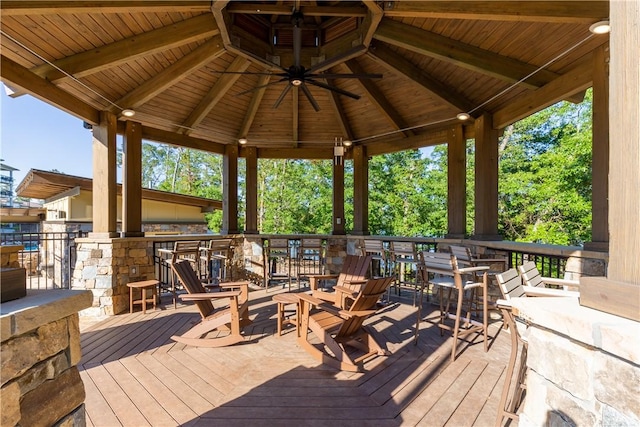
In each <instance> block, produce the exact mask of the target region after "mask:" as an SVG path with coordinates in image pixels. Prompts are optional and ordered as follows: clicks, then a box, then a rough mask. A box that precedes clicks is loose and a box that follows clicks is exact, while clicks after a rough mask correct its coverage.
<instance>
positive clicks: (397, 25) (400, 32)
mask: <svg viewBox="0 0 640 427" xmlns="http://www.w3.org/2000/svg"><path fill="white" fill-rule="evenodd" d="M373 37H374V38H375V39H376V40H380V41H383V42H385V43H389V44H391V45H394V46H398V47H401V48H404V49H407V50H410V51H411V52H415V53H418V54H420V55H424V56H429V57H432V58H436V59H438V60H440V61H445V62H450V63H453V64H455V65H457V66H459V67H463V68H466V69H469V70H472V71H476V72H479V73H483V74H486V75H488V76H491V77H494V78H499V79H501V80H504V81H507V82H510V83H514V82H517V81H519V80H520V79H522V78H524V77H525V76H527V75H529V74H531V73H533V72H534V71H536V70H537V67H536V66H534V65H531V64H527V63H525V62H522V61H518V60H517V59H513V58H509V57H507V56H503V55H499V54H497V53H495V52H492V51H488V50H485V49H481V48H479V47H475V46H471V45H468V44H465V43H462V42H460V41H458V40H454V39H450V38H447V37H444V36H441V35H439V34H435V33H432V32H429V31H425V30H422V29H419V28H416V27H413V26H411V25H408V24H403V23H402V22H398V21H394V20H392V19H388V18H385V19H383V20H382V22H381V23H380V25H378V29H377V30H376V33H375V34H374V36H373ZM557 77H558V75H557V74H556V73H553V72H551V71H547V70H540V71H539V72H537V73H535V74H534V75H532V76H531V77H529V78H528V79H527V80H525V81H524V82H522V84H523V85H525V86H527V87H529V88H531V89H537V88H538V87H541V86H544V85H545V84H547V83H549V82H550V81H552V80H553V79H555V78H557Z"/></svg>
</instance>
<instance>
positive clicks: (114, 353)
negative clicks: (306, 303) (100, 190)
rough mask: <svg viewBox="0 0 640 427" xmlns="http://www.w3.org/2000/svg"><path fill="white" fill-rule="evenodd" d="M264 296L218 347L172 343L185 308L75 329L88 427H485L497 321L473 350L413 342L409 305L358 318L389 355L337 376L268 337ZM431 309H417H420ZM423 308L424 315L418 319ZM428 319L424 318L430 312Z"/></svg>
mask: <svg viewBox="0 0 640 427" xmlns="http://www.w3.org/2000/svg"><path fill="white" fill-rule="evenodd" d="M275 293H276V292H274V291H273V290H270V292H269V293H265V292H264V290H259V291H254V292H251V295H250V296H251V301H252V303H251V306H250V313H251V318H252V319H253V320H254V323H253V324H252V325H251V326H250V327H248V328H245V333H246V341H245V342H244V343H242V344H239V345H235V346H232V347H225V348H213V349H212V348H195V347H187V346H184V345H181V344H177V343H175V342H173V341H172V340H171V339H170V337H171V335H173V334H176V333H178V332H181V331H184V330H185V329H186V328H188V326H189V324H190V323H192V322H194V321H197V320H198V319H199V315H198V314H197V312H196V310H195V308H194V307H193V306H190V305H181V306H180V305H179V307H178V309H177V310H175V309H174V308H173V305H172V304H163V305H162V310H160V309H159V310H156V311H151V312H149V311H148V312H147V314H146V315H143V314H142V313H141V312H136V313H134V314H124V315H119V316H115V317H112V318H109V319H107V320H105V321H103V322H100V323H97V324H93V325H91V326H89V327H86V328H83V331H82V337H81V340H82V350H83V358H82V361H81V363H80V366H79V368H80V371H81V372H80V373H81V375H82V379H83V381H84V384H85V388H86V394H87V396H86V413H87V425H89V426H109V427H113V426H119V425H122V426H136V427H138V426H149V425H150V426H175V425H189V426H210V425H224V426H234V425H238V426H245V425H250V424H251V423H254V422H255V421H259V422H260V425H269V426H279V425H283V426H285V425H286V426H291V425H296V426H298V425H309V426H318V425H331V426H332V427H333V426H339V425H358V426H366V425H372V426H399V425H402V426H414V425H424V426H443V425H447V426H471V425H477V426H490V425H494V424H495V419H496V413H497V407H498V401H499V398H500V393H501V390H502V383H503V381H504V379H503V377H504V371H505V367H506V364H507V361H508V357H509V353H510V347H509V339H508V338H509V336H508V332H505V331H504V330H502V329H501V325H502V322H501V321H495V322H494V323H492V326H491V327H490V336H491V337H497V338H496V339H495V340H492V341H491V345H490V348H489V352H488V353H484V351H483V346H482V342H481V341H480V339H476V343H475V344H472V345H467V344H466V343H461V345H460V350H461V354H460V355H459V356H458V358H457V359H456V361H455V362H454V363H450V360H449V355H450V349H451V343H452V340H451V338H450V334H448V333H445V336H444V337H440V332H439V330H438V328H437V327H434V326H433V324H431V323H429V322H423V323H422V326H421V336H420V340H419V344H418V345H417V346H416V345H414V344H413V326H414V322H415V316H416V309H415V308H414V307H412V306H411V304H410V301H409V303H408V304H406V303H394V304H391V305H389V306H387V307H385V308H384V309H382V310H381V311H380V312H379V313H378V314H377V315H376V316H375V317H372V318H370V319H369V322H368V323H369V324H370V325H372V326H373V327H374V328H375V329H376V330H377V331H379V333H380V338H381V339H380V341H381V342H383V341H385V340H386V345H387V348H388V349H389V350H390V351H391V353H392V355H391V356H389V357H378V358H377V359H375V360H373V361H371V362H370V363H368V364H367V365H365V368H366V371H365V372H364V373H346V372H339V371H336V370H333V369H331V368H328V367H325V366H322V365H320V364H318V363H317V362H316V361H315V360H314V359H312V358H311V357H310V356H309V355H308V354H307V353H306V352H305V351H303V350H302V349H301V348H299V347H298V346H297V343H296V337H295V333H294V332H293V329H289V330H287V331H286V333H285V334H284V335H283V336H282V337H278V336H277V335H276V334H275V330H276V322H275V314H276V306H275V304H274V303H273V302H272V301H271V297H272V296H273V295H274V294H275ZM434 309H435V307H434V306H432V305H429V304H427V305H426V306H425V311H427V312H431V311H433V310H434ZM423 312H424V311H423ZM436 313H437V311H433V314H436Z"/></svg>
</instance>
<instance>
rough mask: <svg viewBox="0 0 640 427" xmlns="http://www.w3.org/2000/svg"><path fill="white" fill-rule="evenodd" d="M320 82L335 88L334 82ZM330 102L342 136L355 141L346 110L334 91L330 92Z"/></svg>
mask: <svg viewBox="0 0 640 427" xmlns="http://www.w3.org/2000/svg"><path fill="white" fill-rule="evenodd" d="M320 80H321V81H323V82H325V83H326V84H328V85H329V86H335V81H334V80H325V79H320ZM329 102H330V103H331V108H332V109H333V112H334V113H335V116H336V120H337V122H338V126H340V129H341V130H342V136H343V137H344V138H346V139H349V140H351V141H353V140H354V139H355V137H354V135H353V131H352V130H351V125H349V120H348V119H347V115H346V114H345V112H344V108H343V107H342V101H340V95H338V94H337V93H335V92H334V91H329Z"/></svg>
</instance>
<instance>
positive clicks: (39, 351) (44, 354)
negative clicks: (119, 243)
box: [0, 290, 91, 426]
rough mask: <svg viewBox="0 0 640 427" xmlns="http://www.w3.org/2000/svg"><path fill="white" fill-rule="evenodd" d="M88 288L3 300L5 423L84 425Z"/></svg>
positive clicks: (0, 413)
mask: <svg viewBox="0 0 640 427" xmlns="http://www.w3.org/2000/svg"><path fill="white" fill-rule="evenodd" d="M90 300H91V295H90V294H89V293H88V292H76V291H68V290H57V291H53V292H52V291H29V294H28V295H27V297H25V298H21V299H18V300H14V301H10V302H7V303H3V304H2V315H1V317H0V324H1V327H2V343H1V344H0V355H1V356H0V379H1V383H2V388H1V389H0V401H1V402H2V408H1V410H0V425H2V426H18V425H19V426H50V425H57V426H84V425H85V422H86V420H85V410H84V399H85V391H84V384H83V383H82V379H81V378H80V373H79V372H78V368H77V366H76V365H77V364H78V362H79V361H80V357H81V349H80V329H79V319H78V310H81V309H83V308H85V307H88V306H89V304H90Z"/></svg>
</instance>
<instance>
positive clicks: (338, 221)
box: [332, 159, 346, 235]
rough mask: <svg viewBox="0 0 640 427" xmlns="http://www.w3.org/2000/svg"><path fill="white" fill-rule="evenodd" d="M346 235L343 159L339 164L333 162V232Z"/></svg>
mask: <svg viewBox="0 0 640 427" xmlns="http://www.w3.org/2000/svg"><path fill="white" fill-rule="evenodd" d="M332 234H336V235H338V234H340V235H342V234H346V232H345V228H344V159H342V160H341V161H340V163H339V164H337V163H336V161H335V159H334V161H333V231H332Z"/></svg>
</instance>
